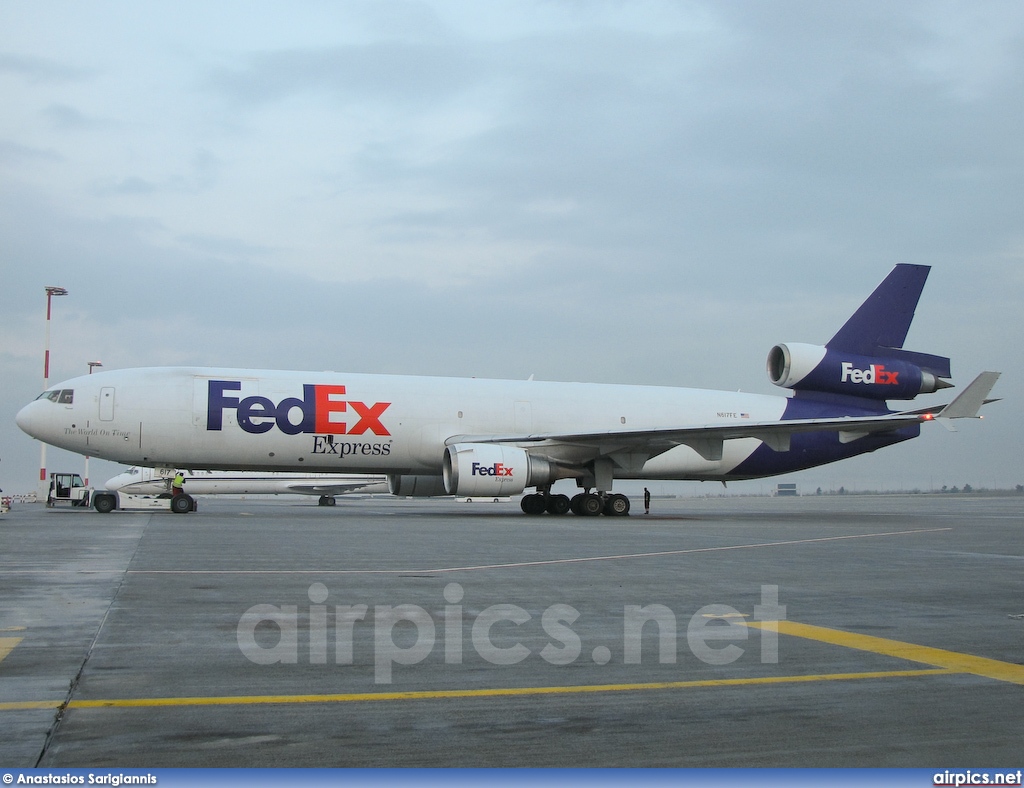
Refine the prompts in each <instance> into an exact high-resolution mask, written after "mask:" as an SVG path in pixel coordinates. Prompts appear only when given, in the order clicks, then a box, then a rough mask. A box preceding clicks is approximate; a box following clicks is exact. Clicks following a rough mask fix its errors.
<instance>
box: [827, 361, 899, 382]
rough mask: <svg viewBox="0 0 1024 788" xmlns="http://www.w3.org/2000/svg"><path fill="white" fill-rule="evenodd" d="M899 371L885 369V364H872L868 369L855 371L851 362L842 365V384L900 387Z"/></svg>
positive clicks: (840, 379)
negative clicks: (875, 384)
mask: <svg viewBox="0 0 1024 788" xmlns="http://www.w3.org/2000/svg"><path fill="white" fill-rule="evenodd" d="M899 374H900V373H899V371H891V370H887V369H886V368H885V364H872V365H871V366H870V367H868V368H867V369H855V368H854V366H853V364H852V363H850V362H849V361H844V362H843V363H842V376H841V377H840V378H839V382H840V383H869V384H874V383H877V384H878V385H880V386H898V385H899V384H900V382H899V380H898V378H899Z"/></svg>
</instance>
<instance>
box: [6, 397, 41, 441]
mask: <svg viewBox="0 0 1024 788" xmlns="http://www.w3.org/2000/svg"><path fill="white" fill-rule="evenodd" d="M42 404H44V403H40V402H38V401H37V402H30V403H28V405H26V406H25V407H23V408H22V409H21V410H19V411H18V415H17V416H15V417H14V422H15V424H17V425H18V427H20V428H21V431H22V432H24V433H27V434H28V435H31V436H32V437H33V438H36V439H38V440H44V437H43V435H42V432H43V426H44V423H43V419H42V415H41V414H40V412H39V410H40V407H39V406H40V405H42ZM46 404H48V403H46Z"/></svg>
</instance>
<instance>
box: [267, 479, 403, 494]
mask: <svg viewBox="0 0 1024 788" xmlns="http://www.w3.org/2000/svg"><path fill="white" fill-rule="evenodd" d="M285 486H286V487H287V488H288V490H289V491H290V492H294V493H301V494H303V495H345V494H346V493H354V492H365V493H378V492H387V491H388V482H387V478H386V477H384V476H381V477H380V478H378V479H363V480H361V481H357V482H330V481H327V480H324V481H320V482H317V481H314V480H311V479H303V480H298V479H296V480H295V481H294V482H289V483H288V484H287V485H285Z"/></svg>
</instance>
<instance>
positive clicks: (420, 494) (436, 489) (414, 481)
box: [388, 473, 448, 498]
mask: <svg viewBox="0 0 1024 788" xmlns="http://www.w3.org/2000/svg"><path fill="white" fill-rule="evenodd" d="M388 491H389V492H390V493H391V494H392V495H401V496H407V497H412V498H430V497H433V496H436V495H447V494H448V492H447V491H446V490H445V489H444V478H443V477H441V476H413V475H409V474H404V475H399V474H397V473H392V474H389V475H388Z"/></svg>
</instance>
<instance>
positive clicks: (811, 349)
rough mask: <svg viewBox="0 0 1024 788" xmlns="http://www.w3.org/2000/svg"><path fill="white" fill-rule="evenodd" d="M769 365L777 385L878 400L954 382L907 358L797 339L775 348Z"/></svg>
mask: <svg viewBox="0 0 1024 788" xmlns="http://www.w3.org/2000/svg"><path fill="white" fill-rule="evenodd" d="M895 352H900V351H895ZM767 367H768V378H769V379H770V380H771V382H772V383H774V384H775V385H776V386H782V387H783V388H787V389H793V390H794V391H820V392H827V393H830V394H847V395H849V396H853V397H866V398H869V399H878V400H886V399H913V398H914V397H916V396H917V395H918V394H930V393H931V392H933V391H938V390H939V389H942V388H948V387H949V386H950V385H951V384H950V383H949V382H947V381H945V380H943V379H942V378H941V377H939V376H937V375H934V374H932V373H931V372H926V371H925V370H923V369H921V368H920V367H918V366H917V365H915V364H911V363H910V362H908V361H904V360H900V359H897V358H884V357H879V358H874V357H868V356H859V355H855V354H852V353H846V352H843V351H836V350H829V349H828V348H825V347H821V346H818V345H805V344H801V343H796V342H791V343H788V344H784V345H776V346H775V347H773V348H772V349H771V350H770V351H769V353H768V364H767Z"/></svg>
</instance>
